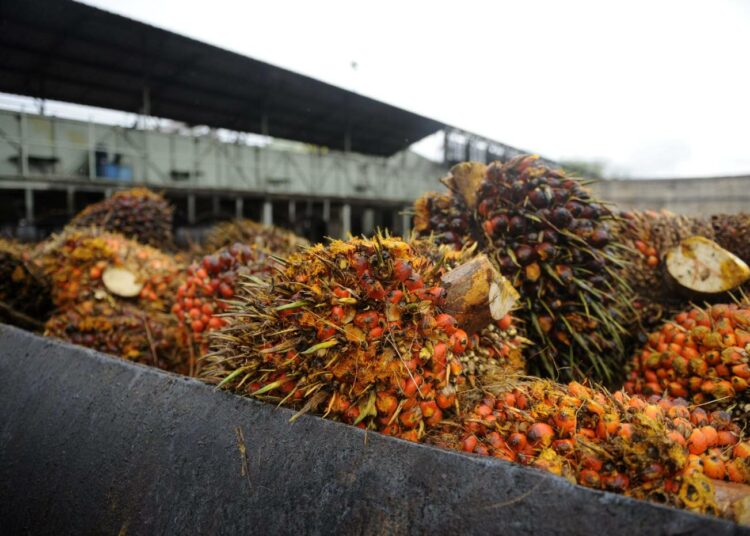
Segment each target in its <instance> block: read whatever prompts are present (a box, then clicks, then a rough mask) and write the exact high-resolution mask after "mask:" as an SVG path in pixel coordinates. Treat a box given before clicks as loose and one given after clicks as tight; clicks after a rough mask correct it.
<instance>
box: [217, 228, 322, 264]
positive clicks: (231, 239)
mask: <svg viewBox="0 0 750 536" xmlns="http://www.w3.org/2000/svg"><path fill="white" fill-rule="evenodd" d="M235 243H240V244H246V245H250V246H254V247H257V248H260V249H261V250H264V251H265V252H267V253H271V254H273V255H277V256H279V257H288V256H289V255H291V254H293V253H296V252H298V251H299V250H300V249H302V248H304V247H307V246H309V245H310V243H309V242H308V241H307V240H306V239H304V238H302V237H300V236H297V235H296V234H294V233H293V232H291V231H287V230H286V229H282V228H280V227H275V226H273V225H263V224H260V223H258V222H254V221H252V220H232V221H226V222H222V223H219V224H217V225H215V226H213V227H212V228H211V229H210V230H209V232H208V234H207V235H206V240H205V244H204V250H205V251H206V253H207V254H210V253H211V252H213V251H216V250H219V249H221V248H224V247H229V246H231V245H232V244H235Z"/></svg>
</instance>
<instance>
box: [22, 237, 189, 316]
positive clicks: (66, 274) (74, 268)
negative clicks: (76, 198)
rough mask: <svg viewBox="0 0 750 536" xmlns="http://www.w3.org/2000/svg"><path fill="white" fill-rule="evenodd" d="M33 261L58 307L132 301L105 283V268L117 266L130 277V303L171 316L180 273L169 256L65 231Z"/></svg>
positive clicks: (126, 242)
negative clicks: (108, 300) (97, 301)
mask: <svg viewBox="0 0 750 536" xmlns="http://www.w3.org/2000/svg"><path fill="white" fill-rule="evenodd" d="M33 261H34V263H35V264H36V265H37V266H39V267H40V269H41V270H42V272H43V273H44V274H46V275H47V277H49V279H50V281H51V284H52V299H53V302H54V304H55V305H56V306H58V307H65V306H68V305H72V304H76V303H80V302H83V301H86V300H90V299H103V298H104V297H110V298H114V297H115V296H118V298H117V299H120V300H128V301H132V300H130V299H129V298H124V297H122V294H119V295H118V294H117V293H116V292H112V289H111V288H108V287H107V285H106V281H105V276H106V274H107V271H108V269H112V268H118V269H121V270H123V271H124V272H126V273H129V274H132V277H133V278H134V284H135V285H137V286H135V287H134V288H135V290H136V291H137V292H136V293H135V295H133V296H132V298H133V299H134V304H136V305H137V306H138V307H139V308H141V309H143V310H144V311H154V312H169V310H170V309H171V307H172V304H173V300H174V295H175V291H176V289H177V287H178V286H179V283H180V277H181V271H182V270H181V266H180V265H178V264H177V263H176V262H175V261H174V259H173V258H172V257H171V256H170V255H168V254H166V253H163V252H161V251H159V250H158V249H156V248H152V247H149V246H144V245H142V244H140V243H139V242H136V241H134V240H129V239H127V238H125V237H124V236H122V235H119V234H116V233H110V232H106V231H102V230H100V229H96V228H87V229H75V228H68V229H66V230H65V231H63V232H62V233H61V234H59V235H57V236H53V237H52V238H51V239H49V240H48V241H47V242H45V243H44V244H43V245H42V246H41V247H40V248H38V249H37V250H36V251H35V252H34V254H33Z"/></svg>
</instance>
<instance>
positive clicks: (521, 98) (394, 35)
mask: <svg viewBox="0 0 750 536" xmlns="http://www.w3.org/2000/svg"><path fill="white" fill-rule="evenodd" d="M87 3H90V4H92V5H96V6H98V7H101V8H104V9H108V10H110V11H114V12H116V13H120V14H123V15H126V16H129V17H132V18H135V19H138V20H142V21H144V22H148V23H150V24H153V25H155V26H159V27H162V28H166V29H169V30H172V31H174V32H178V33H181V34H185V35H187V36H190V37H193V38H196V39H199V40H202V41H206V42H208V43H211V44H214V45H217V46H220V47H223V48H227V49H230V50H233V51H235V52H239V53H241V54H245V55H248V56H252V57H254V58H257V59H260V60H264V61H267V62H269V63H273V64H275V65H279V66H282V67H285V68H288V69H291V70H293V71H297V72H300V73H303V74H307V75H310V76H313V77H316V78H319V79H322V80H325V81H326V82H330V83H333V84H336V85H340V86H343V87H346V88H348V89H353V90H355V91H357V92H359V93H362V94H365V95H368V96H371V97H373V98H376V99H379V100H383V101H386V102H389V103H392V104H395V105H397V106H401V107H403V108H406V109H409V110H413V111H415V112H417V113H420V114H423V115H426V116H428V117H432V118H435V119H437V120H440V121H443V122H446V123H448V124H452V125H455V126H457V127H460V128H464V129H466V130H469V131H473V132H476V133H477V134H481V135H484V136H487V137H489V138H492V139H496V140H498V141H501V142H504V143H507V144H509V145H513V146H516V147H519V148H522V149H528V150H531V151H535V152H539V153H541V154H543V155H545V156H548V157H550V158H553V159H571V158H576V159H585V160H598V161H602V162H604V163H605V164H606V166H607V168H606V169H607V171H608V174H610V175H613V176H633V177H658V176H663V177H677V176H700V175H722V174H743V173H750V0H705V1H691V0H629V1H621V2H611V1H609V2H608V1H602V0H592V1H588V0H568V1H564V2H563V1H559V0H537V1H534V0H526V1H520V0H519V1H514V2H509V1H493V2H491V1H486V2H480V1H468V0H463V1H461V2H458V1H456V0H451V1H418V0H412V1H405V0H400V1H392V0H380V1H378V2H357V1H352V0H347V1H326V0H317V1H292V0H272V1H263V2H258V1H239V0H236V1H230V0H211V1H210V2H205V1H190V0H159V1H156V0H91V1H88V2H87ZM352 61H356V63H357V64H358V68H357V70H356V71H355V70H353V69H352V67H351V63H352Z"/></svg>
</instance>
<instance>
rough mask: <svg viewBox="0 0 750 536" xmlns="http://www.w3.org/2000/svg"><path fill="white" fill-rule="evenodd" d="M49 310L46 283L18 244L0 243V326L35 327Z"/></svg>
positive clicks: (47, 286)
mask: <svg viewBox="0 0 750 536" xmlns="http://www.w3.org/2000/svg"><path fill="white" fill-rule="evenodd" d="M51 309H52V302H51V299H50V287H49V282H48V281H47V280H46V279H45V278H44V277H42V276H41V274H38V273H37V271H36V270H33V267H32V266H31V265H30V264H29V263H28V262H27V259H26V254H25V252H24V248H23V247H22V246H21V245H20V244H17V243H15V242H11V241H7V240H3V239H0V322H7V323H10V324H15V325H18V326H19V327H24V328H34V327H38V322H39V320H40V319H44V318H46V317H47V316H48V315H49V313H50V311H51Z"/></svg>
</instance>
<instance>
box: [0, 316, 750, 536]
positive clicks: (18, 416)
mask: <svg viewBox="0 0 750 536" xmlns="http://www.w3.org/2000/svg"><path fill="white" fill-rule="evenodd" d="M0 408H1V409H0V527H2V529H3V533H4V534H118V533H119V534H132V535H136V534H251V533H259V534H501V533H506V532H508V533H512V534H583V535H585V534H591V535H600V534H608V535H612V536H614V535H618V534H644V535H648V534H710V535H712V536H719V535H723V534H746V533H748V530H747V529H744V528H741V527H738V526H737V525H734V524H732V523H729V522H726V521H722V520H719V519H715V518H708V517H702V516H697V515H693V514H690V513H687V512H684V511H680V510H675V509H671V508H666V507H663V506H659V505H655V504H650V503H643V502H638V501H635V500H632V499H628V498H626V497H623V496H620V495H614V494H609V493H604V492H598V491H593V490H589V489H586V488H583V487H578V486H574V485H571V484H570V483H568V482H567V481H566V480H564V479H562V478H558V477H554V476H552V475H549V474H547V473H543V472H541V471H537V470H534V469H530V468H526V467H522V466H519V465H514V464H510V463H507V462H503V461H500V460H495V459H492V458H482V457H474V456H468V455H465V454H460V453H455V452H448V451H441V450H438V449H434V448H430V447H427V446H423V445H416V444H413V443H407V442H404V441H400V440H397V439H393V438H389V437H385V436H382V435H379V434H375V433H369V434H368V433H365V432H364V431H362V430H359V429H357V428H354V427H350V426H346V425H343V424H340V423H334V422H331V421H326V420H323V419H320V418H317V417H312V416H304V417H302V418H301V419H299V420H298V421H297V422H295V423H294V424H290V423H289V418H290V416H291V415H292V412H291V411H289V410H286V409H277V408H275V407H274V406H271V405H266V404H262V403H259V402H257V401H254V400H250V399H246V398H240V397H237V396H234V395H231V394H228V393H224V392H217V391H216V390H215V389H214V388H212V387H210V386H206V385H203V384H201V383H199V382H197V381H195V380H190V379H187V378H181V377H178V376H174V375H171V374H168V373H164V372H161V371H158V370H155V369H149V368H147V367H144V366H141V365H135V364H132V363H129V362H126V361H123V360H120V359H117V358H114V357H109V356H105V355H103V354H99V353H96V352H93V351H90V350H86V349H82V348H78V347H73V346H70V345H66V344H62V343H59V342H56V341H53V340H51V339H43V338H40V337H37V336H33V335H30V334H28V333H25V332H22V331H20V330H17V329H15V328H11V327H7V326H2V325H0Z"/></svg>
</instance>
